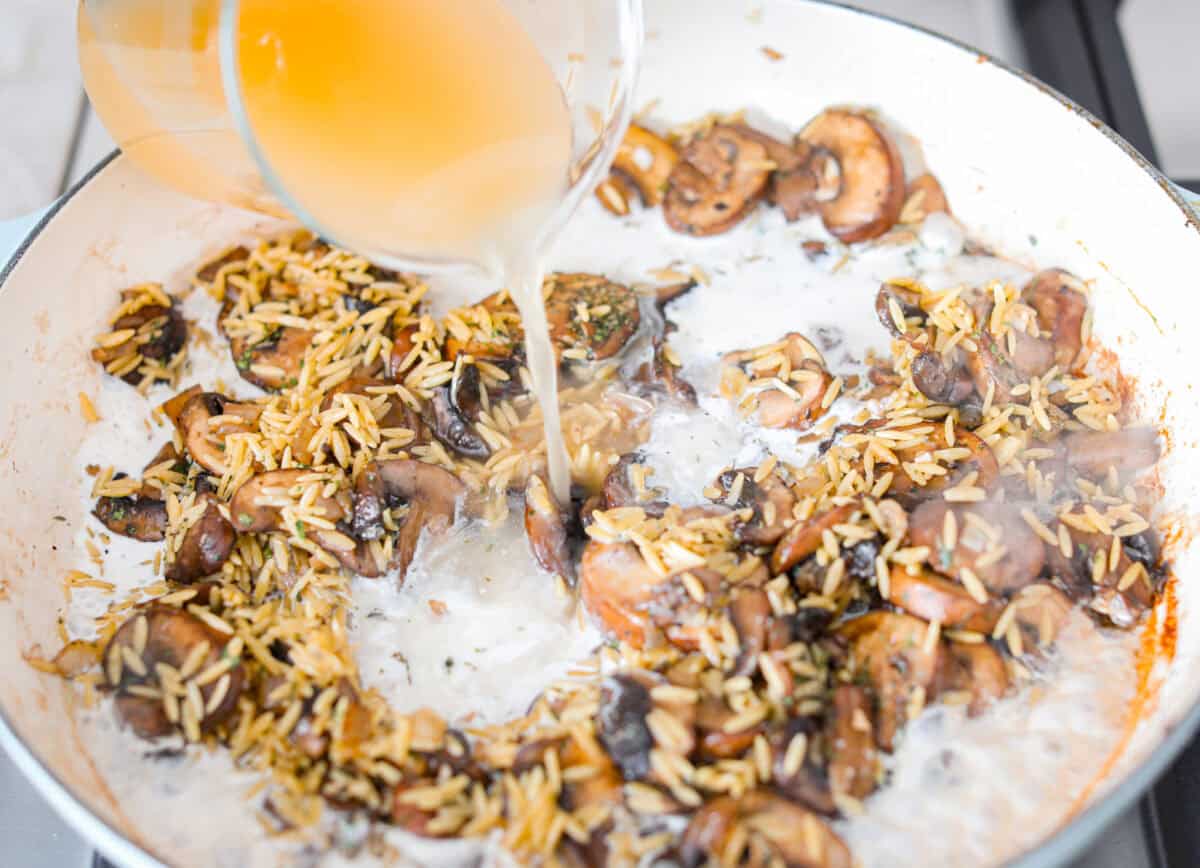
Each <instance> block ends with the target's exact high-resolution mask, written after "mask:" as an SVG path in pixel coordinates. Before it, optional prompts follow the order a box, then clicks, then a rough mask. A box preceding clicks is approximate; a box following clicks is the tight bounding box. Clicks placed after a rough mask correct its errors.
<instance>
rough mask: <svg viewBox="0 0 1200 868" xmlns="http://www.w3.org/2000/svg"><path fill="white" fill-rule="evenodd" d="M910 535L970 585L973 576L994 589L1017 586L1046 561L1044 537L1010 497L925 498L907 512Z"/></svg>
mask: <svg viewBox="0 0 1200 868" xmlns="http://www.w3.org/2000/svg"><path fill="white" fill-rule="evenodd" d="M947 514H951V515H953V516H954V518H953V519H952V520H951V522H950V523H951V525H952V526H953V528H954V529H955V531H956V532H952V533H950V534H949V535H948V533H947V519H946V516H947ZM909 538H910V539H911V540H912V544H913V545H914V546H927V547H928V548H929V557H928V561H929V565H930V566H931V567H933V568H934V569H935V570H937V571H938V572H940V573H945V574H946V575H949V576H953V577H955V578H956V579H958V580H959V581H962V582H964V584H965V585H966V586H967V589H968V591H969V590H970V584H971V579H972V577H974V578H977V579H978V580H979V582H981V583H982V584H983V585H984V586H985V587H986V589H987V590H988V591H990V592H993V593H1008V592H1011V591H1016V590H1018V589H1020V588H1023V587H1024V586H1025V585H1028V584H1029V583H1030V582H1032V581H1033V580H1034V579H1035V578H1037V576H1038V573H1040V572H1041V570H1042V564H1043V563H1045V547H1044V546H1043V545H1042V542H1041V539H1040V538H1039V537H1038V536H1037V534H1036V533H1034V532H1033V529H1032V528H1030V527H1029V525H1028V524H1026V523H1025V520H1024V519H1023V518H1021V513H1020V511H1019V510H1018V509H1017V507H1015V506H1010V505H1009V504H1006V503H994V502H993V503H975V504H970V505H961V504H948V503H946V502H945V501H942V500H929V501H926V502H925V503H922V504H921V505H920V506H918V507H917V508H916V509H915V510H913V512H912V514H911V515H910V516H909ZM951 541H952V542H953V544H952V545H951V544H949V543H950V542H951ZM964 571H967V575H966V577H965V578H964Z"/></svg>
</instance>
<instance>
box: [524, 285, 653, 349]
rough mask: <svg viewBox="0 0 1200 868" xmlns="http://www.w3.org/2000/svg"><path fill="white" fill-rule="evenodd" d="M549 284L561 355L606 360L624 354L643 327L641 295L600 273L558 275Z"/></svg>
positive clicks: (550, 319) (549, 309)
mask: <svg viewBox="0 0 1200 868" xmlns="http://www.w3.org/2000/svg"><path fill="white" fill-rule="evenodd" d="M547 281H548V282H549V283H550V285H551V286H552V287H553V288H552V289H551V291H550V294H549V295H547V296H546V322H547V323H548V325H549V327H550V338H551V340H552V341H554V343H555V345H556V348H557V350H558V352H559V354H561V353H562V352H563V351H564V350H566V351H571V352H572V353H575V354H578V353H582V354H583V355H584V356H585V358H586V360H587V361H602V360H604V359H608V358H611V357H613V356H615V355H616V354H617V353H619V352H620V351H621V349H622V348H623V347H624V346H625V344H626V343H627V342H628V341H629V339H630V338H631V337H633V334H634V332H636V331H637V330H638V326H639V325H640V324H641V321H642V315H641V311H640V310H639V309H638V303H637V295H636V294H635V293H634V292H633V290H631V289H629V287H627V286H624V285H622V284H620V283H615V282H613V281H611V280H609V279H608V278H606V277H603V276H601V275H599V274H585V273H572V274H568V273H556V274H552V275H550V277H548V278H547Z"/></svg>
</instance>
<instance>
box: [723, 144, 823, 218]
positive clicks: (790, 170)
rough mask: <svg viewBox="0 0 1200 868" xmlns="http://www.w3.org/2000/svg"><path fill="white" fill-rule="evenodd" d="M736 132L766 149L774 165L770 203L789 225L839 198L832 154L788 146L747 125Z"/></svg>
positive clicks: (798, 146) (818, 149)
mask: <svg viewBox="0 0 1200 868" xmlns="http://www.w3.org/2000/svg"><path fill="white" fill-rule="evenodd" d="M736 129H737V130H738V132H740V133H742V134H743V135H745V136H746V137H748V138H750V139H753V140H754V141H756V142H758V143H759V144H760V145H762V146H763V148H765V149H766V152H767V159H768V160H769V161H770V163H771V165H772V169H771V180H770V183H769V185H768V187H767V201H769V202H770V203H771V204H772V205H775V206H777V207H778V208H779V209H780V210H781V211H783V216H784V217H785V218H786V219H787V221H788V222H789V223H790V222H792V221H794V220H798V219H799V218H801V217H803V216H806V215H808V214H812V213H814V212H815V211H816V210H817V208H818V207H819V205H820V203H821V202H825V201H828V200H830V199H832V198H834V197H835V196H837V193H838V186H839V184H840V180H839V178H838V168H837V164H836V162H834V160H833V157H832V155H831V154H830V153H829V152H828V151H825V150H822V149H820V148H813V147H811V146H810V145H809V144H808V143H807V142H804V141H801V140H796V141H795V142H794V143H793V144H791V145H787V144H784V143H783V142H781V141H779V140H778V139H776V138H774V137H773V136H769V135H767V134H766V133H764V132H761V131H759V130H756V129H754V128H752V127H748V126H746V125H745V124H738V125H737V126H736Z"/></svg>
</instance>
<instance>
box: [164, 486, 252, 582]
mask: <svg viewBox="0 0 1200 868" xmlns="http://www.w3.org/2000/svg"><path fill="white" fill-rule="evenodd" d="M196 499H197V501H198V502H200V503H203V504H204V512H203V513H202V514H201V515H200V518H199V519H197V520H196V522H195V523H194V524H192V526H191V527H189V528H188V529H187V531H186V532H185V533H184V535H183V539H182V540H181V541H180V543H179V549H178V551H176V552H175V553H174V556H173V559H171V560H170V561H169V562H168V564H167V568H166V570H164V572H163V575H165V576H166V577H167V578H168V579H170V580H171V581H173V582H184V583H190V582H194V581H196V580H197V579H202V578H204V577H205V576H211V575H212V574H213V573H216V572H220V570H221V566H222V565H223V564H224V563H225V561H227V560H228V559H229V554H230V552H232V551H233V546H234V544H235V543H236V542H237V531H235V530H234V529H233V525H231V524H230V523H229V522H228V521H226V520H225V516H223V515H222V514H221V510H220V508H219V507H218V506H217V500H216V498H214V497H213V496H212V495H208V494H201V495H198V496H197V498H196Z"/></svg>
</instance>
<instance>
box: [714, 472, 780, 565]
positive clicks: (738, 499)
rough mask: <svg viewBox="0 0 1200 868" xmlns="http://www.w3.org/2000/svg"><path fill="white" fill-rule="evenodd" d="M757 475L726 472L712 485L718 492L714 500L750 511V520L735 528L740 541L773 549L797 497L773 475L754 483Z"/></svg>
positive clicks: (742, 521)
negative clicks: (771, 546)
mask: <svg viewBox="0 0 1200 868" xmlns="http://www.w3.org/2000/svg"><path fill="white" fill-rule="evenodd" d="M756 471H757V468H754V467H742V468H738V469H734V470H726V471H725V472H724V473H722V474H721V475H720V476H718V477H717V479H716V482H715V483H714V487H715V488H717V489H719V490H720V492H721V495H720V496H719V497H715V498H714V500H718V501H720V502H722V503H724V504H725V505H726V506H729V507H731V508H733V509H735V510H743V509H748V510H750V517H749V518H748V519H745V520H740V521H739V522H738V523H737V524H736V525H735V526H734V532H735V533H736V534H737V537H738V539H739V540H741V541H742V542H745V543H749V544H750V545H756V546H769V545H774V544H775V543H777V542H779V538H780V537H782V536H783V535H784V534H785V533H786V532H787V529H788V527H789V526H790V525H791V523H792V509H793V508H794V507H795V506H796V495H795V494H793V493H792V490H791V488H789V487H788V485H787V483H786V482H784V481H783V480H782V479H780V478H779V475H778V474H776V473H771V474H769V475H768V476H767V477H766V478H765V479H763V480H762V481H761V482H755V477H756V476H757V472H756Z"/></svg>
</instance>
